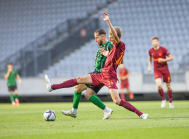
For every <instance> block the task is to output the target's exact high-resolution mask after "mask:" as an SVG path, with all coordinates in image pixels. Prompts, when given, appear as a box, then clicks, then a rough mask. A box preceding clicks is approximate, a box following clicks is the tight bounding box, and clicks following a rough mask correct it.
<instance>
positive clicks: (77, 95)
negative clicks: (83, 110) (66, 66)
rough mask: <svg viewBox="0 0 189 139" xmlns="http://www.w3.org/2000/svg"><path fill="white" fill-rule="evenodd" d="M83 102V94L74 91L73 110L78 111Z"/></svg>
mask: <svg viewBox="0 0 189 139" xmlns="http://www.w3.org/2000/svg"><path fill="white" fill-rule="evenodd" d="M80 100H81V93H79V92H76V91H74V97H73V108H75V109H77V108H78V105H79V102H80Z"/></svg>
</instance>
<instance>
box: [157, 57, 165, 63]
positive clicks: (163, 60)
mask: <svg viewBox="0 0 189 139" xmlns="http://www.w3.org/2000/svg"><path fill="white" fill-rule="evenodd" d="M158 62H159V63H163V62H166V59H163V58H158Z"/></svg>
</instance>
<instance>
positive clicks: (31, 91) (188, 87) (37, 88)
mask: <svg viewBox="0 0 189 139" xmlns="http://www.w3.org/2000/svg"><path fill="white" fill-rule="evenodd" d="M67 79H68V78H51V80H52V82H53V83H55V84H56V83H61V82H63V81H65V80H67ZM129 82H130V90H131V91H132V92H133V93H135V94H144V93H157V87H156V84H155V83H150V84H144V83H143V75H142V74H131V76H130V78H129ZM171 86H172V89H173V92H175V93H180V92H189V72H187V73H186V82H185V83H171ZM118 87H119V83H118ZM163 89H164V90H165V91H166V87H165V84H163ZM18 91H19V95H20V96H49V95H73V91H74V88H73V87H72V88H65V89H60V90H56V91H53V92H47V91H46V84H45V82H44V79H43V78H23V79H22V86H19V85H18ZM83 93H85V92H83ZM99 94H109V91H108V88H107V87H103V88H102V89H101V91H100V92H99ZM8 95H9V93H8V89H7V86H6V80H4V79H0V96H8Z"/></svg>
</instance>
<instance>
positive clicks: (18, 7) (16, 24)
mask: <svg viewBox="0 0 189 139" xmlns="http://www.w3.org/2000/svg"><path fill="white" fill-rule="evenodd" d="M106 1H107V0H90V1H86V0H79V1H75V0H1V1H0V17H1V20H0V30H1V35H0V40H1V41H0V48H1V51H0V57H1V58H0V61H3V60H5V59H6V58H7V57H9V56H10V55H12V54H13V53H16V52H18V51H19V50H21V49H22V48H23V47H25V46H27V44H29V43H30V42H32V41H34V40H36V39H37V38H39V37H41V36H42V35H44V34H45V33H46V32H47V31H49V30H51V29H53V28H55V27H56V26H57V25H58V24H60V23H62V22H64V21H65V20H67V19H74V18H85V17H87V14H90V13H92V12H94V11H96V10H97V9H98V7H99V6H101V5H102V4H104V3H106Z"/></svg>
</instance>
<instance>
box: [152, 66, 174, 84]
mask: <svg viewBox="0 0 189 139" xmlns="http://www.w3.org/2000/svg"><path fill="white" fill-rule="evenodd" d="M162 77H163V81H164V82H166V83H170V82H171V76H170V73H169V69H164V70H154V78H155V79H157V78H162Z"/></svg>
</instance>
